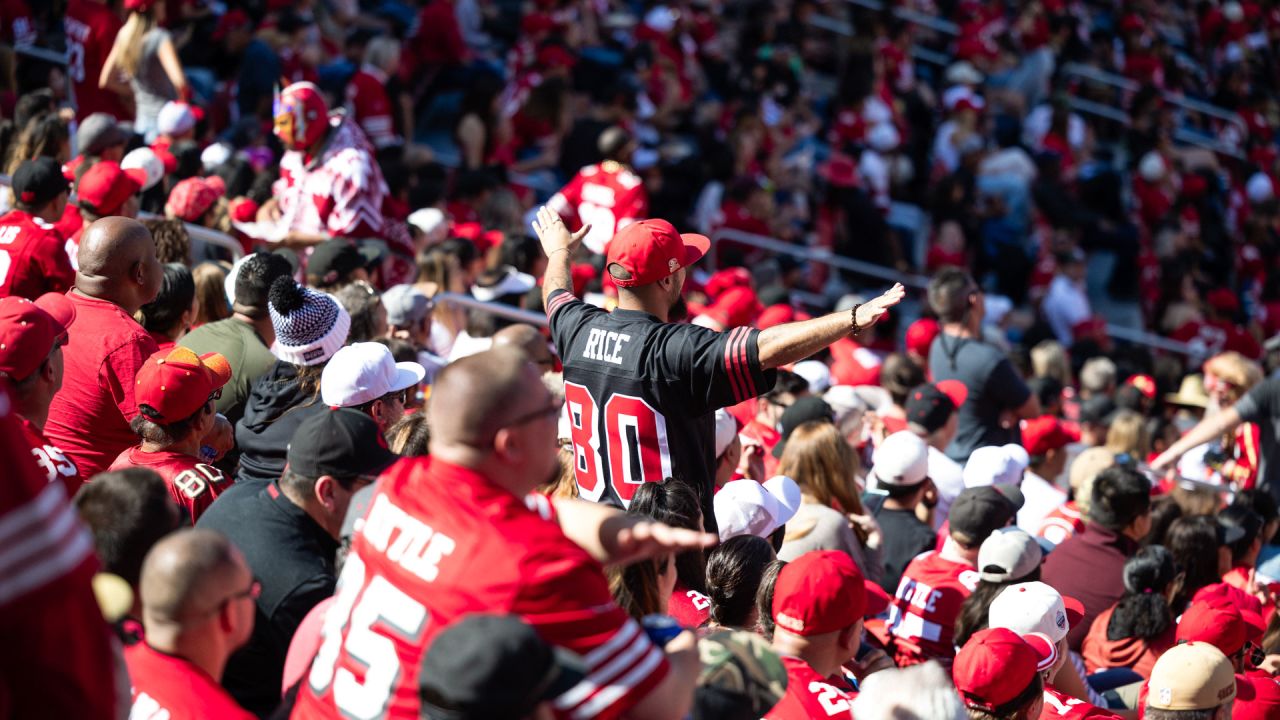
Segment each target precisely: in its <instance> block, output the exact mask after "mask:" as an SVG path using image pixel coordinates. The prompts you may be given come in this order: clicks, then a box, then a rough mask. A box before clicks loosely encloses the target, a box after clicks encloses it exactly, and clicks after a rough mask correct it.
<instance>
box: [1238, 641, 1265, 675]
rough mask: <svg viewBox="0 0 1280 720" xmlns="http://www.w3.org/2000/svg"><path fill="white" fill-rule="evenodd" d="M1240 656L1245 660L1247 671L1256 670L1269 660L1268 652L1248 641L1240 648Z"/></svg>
mask: <svg viewBox="0 0 1280 720" xmlns="http://www.w3.org/2000/svg"><path fill="white" fill-rule="evenodd" d="M1239 656H1240V658H1241V659H1243V660H1244V663H1245V669H1249V668H1256V667H1258V666H1259V665H1261V664H1262V663H1264V662H1266V660H1267V652H1266V651H1265V650H1263V649H1262V648H1261V647H1259V646H1257V645H1255V644H1254V643H1253V642H1250V641H1248V640H1246V641H1245V643H1244V647H1242V648H1240V652H1239Z"/></svg>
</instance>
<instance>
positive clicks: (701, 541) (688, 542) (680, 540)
mask: <svg viewBox="0 0 1280 720" xmlns="http://www.w3.org/2000/svg"><path fill="white" fill-rule="evenodd" d="M617 520H618V524H617V526H615V527H614V528H613V530H614V532H609V530H610V528H609V523H606V525H605V527H604V528H602V532H601V542H602V544H603V545H604V548H605V552H606V553H607V555H608V557H609V563H610V564H615V565H627V564H630V563H634V562H638V561H640V560H645V559H647V558H652V557H657V556H659V555H670V554H674V553H682V552H685V551H686V550H704V549H706V548H709V547H712V546H714V545H715V544H716V543H717V542H719V538H717V537H716V536H715V535H713V534H711V533H703V532H698V531H696V530H686V529H684V528H678V527H672V526H670V525H667V524H665V523H660V522H654V521H652V520H642V519H638V518H634V517H628V516H625V515H619V516H618V518H617Z"/></svg>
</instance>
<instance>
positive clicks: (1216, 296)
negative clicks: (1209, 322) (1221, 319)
mask: <svg viewBox="0 0 1280 720" xmlns="http://www.w3.org/2000/svg"><path fill="white" fill-rule="evenodd" d="M1205 302H1207V303H1209V307H1211V308H1213V309H1214V310H1217V311H1218V312H1220V313H1227V314H1231V313H1235V312H1239V311H1240V299H1239V298H1237V297H1236V294H1235V293H1233V292H1231V291H1230V290H1228V289H1226V288H1218V289H1217V290H1210V291H1209V294H1208V295H1207V296H1206V297H1205Z"/></svg>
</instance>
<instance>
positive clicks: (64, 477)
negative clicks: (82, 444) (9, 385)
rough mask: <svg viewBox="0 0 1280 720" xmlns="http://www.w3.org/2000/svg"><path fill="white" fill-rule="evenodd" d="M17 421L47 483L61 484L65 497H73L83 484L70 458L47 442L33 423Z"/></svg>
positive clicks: (26, 420) (24, 419) (22, 418)
mask: <svg viewBox="0 0 1280 720" xmlns="http://www.w3.org/2000/svg"><path fill="white" fill-rule="evenodd" d="M18 419H19V420H21V421H22V434H23V436H25V437H26V438H27V445H28V446H29V447H30V448H31V456H32V457H34V458H35V459H36V464H37V465H39V466H40V469H41V470H43V471H44V474H45V477H47V478H49V482H60V483H62V484H63V485H64V486H65V487H66V488H67V497H75V494H76V491H77V490H79V489H80V486H81V485H83V484H84V478H82V477H80V470H79V468H77V467H76V464H75V463H74V462H72V460H71V458H69V457H67V456H66V454H65V453H63V452H62V451H61V450H59V449H58V447H57V446H56V445H54V444H53V443H51V442H49V438H47V437H45V436H44V433H42V432H40V428H38V427H36V424H35V423H33V422H31V421H30V420H28V419H26V418H24V417H19V418H18Z"/></svg>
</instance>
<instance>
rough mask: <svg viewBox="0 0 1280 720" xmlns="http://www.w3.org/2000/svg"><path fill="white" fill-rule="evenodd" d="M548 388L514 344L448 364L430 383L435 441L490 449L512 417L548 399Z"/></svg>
mask: <svg viewBox="0 0 1280 720" xmlns="http://www.w3.org/2000/svg"><path fill="white" fill-rule="evenodd" d="M547 394H548V393H547V390H546V388H545V387H543V385H542V383H541V381H539V379H538V372H537V370H536V369H535V368H534V365H533V364H532V363H530V362H529V359H528V357H526V356H525V354H524V353H523V352H521V351H519V350H516V349H514V348H510V347H495V348H494V349H492V350H488V351H486V352H482V353H479V354H476V355H470V356H468V357H465V358H462V359H461V360H458V361H456V362H453V363H450V364H449V365H447V366H446V367H445V368H444V370H442V371H441V372H440V374H439V375H437V376H436V380H435V382H434V383H433V384H432V386H431V404H430V407H429V408H428V409H427V425H428V426H430V428H431V440H432V443H433V444H435V443H437V442H438V443H442V444H445V445H465V446H468V447H473V448H477V449H481V450H483V449H486V448H485V446H486V445H487V444H488V443H490V442H492V440H493V436H494V435H495V434H496V433H497V432H498V430H499V429H500V428H502V427H504V426H505V425H506V424H507V423H509V422H510V421H511V420H512V419H514V418H518V417H520V415H521V414H522V413H526V412H529V411H530V410H532V409H536V408H537V407H538V406H539V405H545V404H546V402H547V401H546V397H547Z"/></svg>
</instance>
